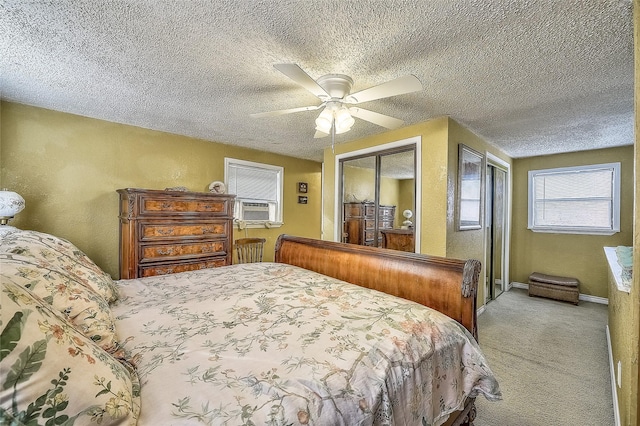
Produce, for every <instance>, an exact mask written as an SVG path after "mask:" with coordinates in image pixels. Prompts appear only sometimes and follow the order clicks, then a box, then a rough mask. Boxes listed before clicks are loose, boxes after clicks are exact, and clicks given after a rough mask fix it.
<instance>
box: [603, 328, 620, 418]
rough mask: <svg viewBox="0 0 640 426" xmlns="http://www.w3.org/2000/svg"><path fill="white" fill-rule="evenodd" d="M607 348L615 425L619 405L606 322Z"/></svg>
mask: <svg viewBox="0 0 640 426" xmlns="http://www.w3.org/2000/svg"><path fill="white" fill-rule="evenodd" d="M606 331H607V349H608V350H609V373H610V374H611V396H612V397H613V417H614V420H615V426H621V425H620V407H619V406H618V387H617V386H616V370H615V368H614V366H613V351H612V350H611V335H610V334H609V325H608V324H607V330H606Z"/></svg>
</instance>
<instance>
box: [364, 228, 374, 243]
mask: <svg viewBox="0 0 640 426" xmlns="http://www.w3.org/2000/svg"><path fill="white" fill-rule="evenodd" d="M375 238H376V233H375V231H373V230H371V231H365V232H364V240H365V241H373V240H375Z"/></svg>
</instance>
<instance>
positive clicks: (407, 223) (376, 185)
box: [341, 146, 416, 252]
mask: <svg viewBox="0 0 640 426" xmlns="http://www.w3.org/2000/svg"><path fill="white" fill-rule="evenodd" d="M341 170H342V171H341V174H342V204H343V220H342V225H343V226H342V228H343V229H342V241H343V242H347V243H351V244H360V245H367V246H371V247H384V248H390V249H395V250H404V251H411V252H413V251H415V238H414V229H413V221H412V218H413V216H414V213H415V212H416V203H415V200H416V197H415V190H416V185H415V146H410V147H409V149H407V147H403V148H402V149H400V150H398V149H396V150H394V151H384V152H380V153H374V154H370V155H367V156H362V157H358V158H348V159H344V160H341ZM405 212H406V213H405Z"/></svg>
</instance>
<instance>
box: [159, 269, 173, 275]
mask: <svg viewBox="0 0 640 426" xmlns="http://www.w3.org/2000/svg"><path fill="white" fill-rule="evenodd" d="M156 271H158V274H160V275H164V274H173V268H158V269H156Z"/></svg>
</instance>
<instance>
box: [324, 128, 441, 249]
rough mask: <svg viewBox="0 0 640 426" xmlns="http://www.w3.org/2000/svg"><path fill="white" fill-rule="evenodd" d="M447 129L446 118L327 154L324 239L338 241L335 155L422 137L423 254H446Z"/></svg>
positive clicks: (338, 146) (339, 146)
mask: <svg viewBox="0 0 640 426" xmlns="http://www.w3.org/2000/svg"><path fill="white" fill-rule="evenodd" d="M447 126H448V119H447V118H446V117H441V118H437V119H434V120H431V121H427V122H425V123H420V124H416V125H413V126H407V127H403V128H401V129H397V130H392V131H388V132H384V133H381V134H378V135H375V136H371V137H369V138H364V139H359V140H356V141H352V142H346V143H338V144H336V145H335V148H334V150H332V149H331V148H327V149H325V151H324V168H325V169H324V172H325V173H324V185H323V191H324V210H323V220H324V222H323V223H324V226H323V236H322V238H323V239H326V240H333V239H334V208H335V191H336V180H335V156H336V155H340V154H344V153H347V152H353V151H357V150H361V149H365V148H370V147H375V146H379V145H383V144H386V143H391V142H395V141H399V140H404V139H408V138H411V137H414V136H421V137H422V142H421V146H422V158H421V161H422V194H421V195H422V201H421V204H422V207H421V221H422V222H421V223H422V224H421V233H422V238H421V247H420V249H419V250H418V251H419V252H420V253H425V254H431V255H435V256H444V255H445V254H446V226H445V225H446V216H447V210H446V209H447V202H446V200H447V196H446V194H447Z"/></svg>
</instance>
